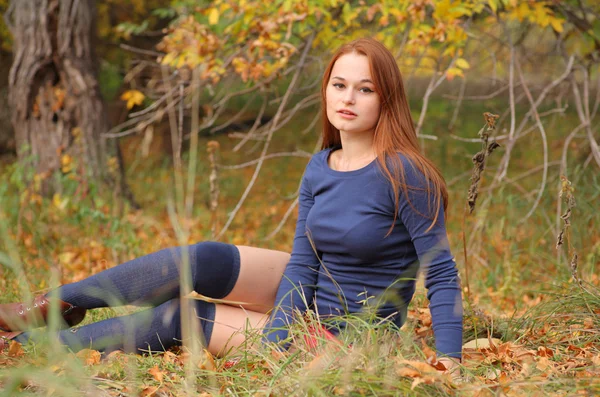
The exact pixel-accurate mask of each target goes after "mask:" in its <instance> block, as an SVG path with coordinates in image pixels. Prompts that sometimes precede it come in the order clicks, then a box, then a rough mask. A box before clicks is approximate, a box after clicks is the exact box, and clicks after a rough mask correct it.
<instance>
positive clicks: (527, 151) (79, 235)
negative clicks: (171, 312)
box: [0, 0, 600, 379]
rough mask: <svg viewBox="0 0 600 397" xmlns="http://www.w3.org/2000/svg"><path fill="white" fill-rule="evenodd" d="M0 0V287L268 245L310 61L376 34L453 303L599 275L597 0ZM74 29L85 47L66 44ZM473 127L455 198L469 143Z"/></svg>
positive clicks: (294, 177)
mask: <svg viewBox="0 0 600 397" xmlns="http://www.w3.org/2000/svg"><path fill="white" fill-rule="evenodd" d="M41 4H44V5H45V6H46V7H47V8H46V9H45V10H43V9H42V8H40V5H41ZM31 7H33V8H31ZM27 10H35V12H36V13H35V15H37V18H39V19H40V20H45V21H46V25H43V24H41V23H37V24H36V23H35V22H36V21H35V16H34V19H32V20H29V23H30V24H31V23H33V25H26V24H25V23H24V20H25V19H24V17H20V15H21V16H22V15H30V14H31V12H29V13H27ZM77 13H81V14H77ZM0 14H1V15H2V16H3V17H4V18H3V19H1V20H0V41H1V42H0V156H1V157H0V181H1V182H2V183H1V184H0V236H2V237H3V238H2V242H0V254H2V253H3V252H6V255H5V256H2V255H0V263H2V264H4V267H0V275H2V277H1V279H0V288H2V290H6V291H11V292H12V293H13V294H16V295H19V291H21V293H22V291H26V290H40V289H44V288H47V287H48V286H49V283H50V281H49V280H50V278H49V277H48V274H55V275H56V274H58V276H57V280H55V282H69V281H74V280H78V279H81V278H83V277H85V276H86V275H89V274H90V273H93V272H97V271H100V270H103V269H105V268H107V267H110V266H114V265H115V264H117V263H120V262H122V261H124V260H127V259H131V258H133V257H135V256H139V255H141V254H143V253H147V252H150V251H155V250H156V249H158V248H162V247H167V246H171V245H175V244H181V243H186V242H194V241H199V240H205V239H219V240H222V241H228V242H232V243H236V244H249V245H258V246H264V247H271V248H277V249H282V250H288V251H289V250H290V249H291V243H292V236H293V230H294V228H293V222H294V218H295V216H294V214H295V207H296V203H297V201H296V197H297V190H298V183H299V179H300V176H301V174H302V172H303V168H304V166H305V164H306V162H307V161H308V158H309V157H310V156H311V155H312V153H314V152H315V151H316V150H318V149H319V147H320V142H319V133H320V123H319V120H320V110H319V83H320V79H321V75H322V72H323V68H324V66H325V63H326V62H327V60H328V58H329V57H330V55H331V52H332V51H333V50H334V49H336V48H337V47H338V46H339V45H340V44H341V43H344V42H347V41H350V40H352V39H354V38H357V37H362V36H373V37H375V38H377V39H379V40H381V41H382V42H384V43H385V44H386V45H387V46H388V48H390V49H391V50H392V52H393V53H394V54H395V56H396V59H397V61H398V64H399V66H400V69H401V71H402V73H403V77H404V79H405V83H406V86H407V89H408V95H409V100H410V102H411V109H412V111H413V117H414V120H415V123H416V128H417V131H418V134H419V136H420V137H421V144H422V148H423V150H424V151H425V153H426V154H427V155H428V156H430V157H431V158H432V159H433V160H434V162H435V163H436V164H437V165H438V166H439V167H440V168H441V169H442V171H443V174H444V176H445V177H446V180H447V182H448V185H449V189H450V211H449V213H448V221H447V224H448V232H449V236H450V241H451V244H452V248H453V251H454V253H455V255H456V257H457V264H458V265H459V268H460V270H461V275H462V276H463V280H464V281H465V293H466V296H468V297H469V302H470V304H471V303H472V304H473V305H480V306H479V307H482V308H483V310H484V311H486V312H488V313H492V314H502V315H506V314H507V313H513V312H514V311H515V310H521V309H522V310H526V309H527V308H529V307H530V306H531V305H533V304H534V303H532V302H536V304H537V303H539V302H540V301H539V300H537V301H536V299H537V298H538V297H539V296H542V295H543V294H542V293H541V292H540V291H541V290H545V289H551V288H555V287H556V286H557V285H559V286H561V288H562V287H564V286H565V285H567V286H570V285H571V284H572V283H573V285H579V286H582V288H585V290H590V289H591V288H597V286H598V283H599V282H600V280H599V278H598V264H599V263H600V232H599V230H600V229H599V228H598V227H597V225H598V222H599V221H600V215H598V211H597V209H596V207H597V203H598V199H599V198H600V180H599V178H598V175H600V173H599V172H598V168H599V167H600V148H599V143H600V131H599V129H600V128H599V126H600V123H599V122H598V119H599V118H600V116H599V114H598V113H599V109H600V76H599V69H600V68H598V63H599V61H600V4H599V3H598V2H596V1H591V0H589V1H581V0H565V1H558V0H546V1H536V0H465V1H455V0H414V1H404V0H402V1H398V0H393V1H392V0H383V1H369V0H350V1H341V0H303V1H300V0H274V1H256V0H213V1H208V0H204V1H197V0H171V1H159V0H106V1H102V2H94V1H91V0H89V1H88V0H86V1H83V0H82V1H74V0H48V1H45V2H40V1H39V0H0ZM75 15H80V16H81V15H83V16H85V15H87V16H93V17H91V18H92V19H91V20H89V21H84V20H83V19H82V17H75ZM44 18H46V19H44ZM48 21H49V22H48ZM88 22H89V23H88ZM93 25H95V26H93ZM43 26H47V27H48V29H47V30H44V31H42V30H41V29H42V27H43ZM33 27H35V28H36V29H38V36H39V37H41V38H43V39H44V40H47V41H48V46H47V47H46V48H45V49H42V47H41V42H40V41H39V40H38V41H31V37H29V38H28V36H27V35H28V34H29V33H27V32H31V31H32V29H33ZM86 29H87V30H86ZM33 30H35V29H33ZM83 34H85V35H87V36H86V37H85V39H84V40H83V42H85V43H87V44H86V46H87V47H86V48H89V50H90V51H78V48H77V46H73V45H71V44H69V43H70V41H69V40H71V41H72V40H73V38H75V37H83V36H81V35H83ZM77 35H80V36H77ZM61 43H67V44H62V46H61ZM44 51H46V52H45V53H44ZM27 52H29V56H30V57H31V58H30V59H31V61H30V65H33V66H35V68H29V69H27V68H25V67H24V63H23V62H22V61H23V59H25V58H24V56H25V55H24V54H25V53H27ZM70 65H84V66H85V67H83V68H80V69H78V71H75V72H73V73H68V70H69V66H70ZM42 71H43V72H42ZM19 76H20V77H19ZM17 77H19V78H17ZM81 78H83V80H84V81H85V82H86V84H85V85H84V86H81V85H78V84H80V83H81V81H80V80H78V79H81ZM42 81H43V82H44V84H41V82H42ZM77 87H79V88H80V89H81V87H85V88H83V89H82V90H81V91H77ZM42 105H43V106H42ZM86 109H87V110H86ZM90 109H91V110H92V111H90ZM43 112H46V113H43ZM484 113H486V114H488V116H487V117H486V118H484V116H483V115H484ZM85 114H88V115H89V116H88V117H89V118H90V119H93V120H95V121H94V122H87V123H86V122H82V120H83V119H85V117H84V115H85ZM494 115H496V116H497V117H495V116H494ZM36 120H37V121H36ZM39 120H43V123H41V122H39ZM491 125H493V126H494V127H493V128H491ZM488 128H489V129H488ZM19 131H21V132H19ZM20 137H25V138H20ZM36 139H37V141H36ZM492 141H493V142H497V143H499V144H500V147H499V148H497V149H496V150H495V151H494V152H493V153H491V154H489V157H488V158H487V159H486V164H485V165H486V169H485V171H484V172H483V174H482V177H481V181H480V186H478V193H479V197H478V199H477V203H476V207H475V210H474V212H473V213H472V214H471V213H469V211H468V209H467V207H466V200H467V195H468V194H469V193H468V192H470V193H473V185H472V182H473V181H472V179H471V175H472V168H473V162H476V161H475V160H474V159H473V156H474V155H475V154H476V153H477V152H478V151H479V150H481V149H482V147H483V148H484V149H485V148H486V147H487V144H488V143H491V142H492ZM36 142H37V143H36ZM40 142H41V143H40ZM44 142H53V143H52V144H47V143H44ZM94 147H95V148H96V149H95V150H96V151H94V150H92V148H94ZM484 151H485V150H484ZM96 152H97V153H98V155H94V153H96ZM17 153H18V155H17ZM575 198H576V200H575ZM575 203H576V206H575ZM52 272H54V273H52ZM523 291H525V292H523ZM594 291H597V290H594ZM9 296H10V295H9ZM596 298H597V294H596ZM7 299H8V298H7ZM539 299H540V300H541V299H542V298H539ZM544 299H546V298H544ZM596 302H597V299H596ZM523 307H524V308H523ZM588 308H589V306H588ZM592 311H593V310H592ZM588 314H589V313H588ZM582 316H584V317H585V316H586V314H585V313H584V314H582ZM584 317H582V318H581V319H577V321H579V320H581V322H582V324H583V319H584ZM484 318H485V319H486V321H487V320H488V319H489V318H488V317H485V316H484ZM585 318H588V317H585ZM593 324H595V325H596V326H598V321H597V316H596V317H594V323H593ZM532 343H533V342H532ZM509 375H510V376H513V375H514V376H516V375H515V374H509ZM511 379H514V377H513V378H511Z"/></svg>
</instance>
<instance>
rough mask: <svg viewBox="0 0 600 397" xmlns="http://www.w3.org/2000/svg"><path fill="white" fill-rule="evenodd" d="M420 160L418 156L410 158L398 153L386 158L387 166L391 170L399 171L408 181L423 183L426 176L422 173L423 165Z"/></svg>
mask: <svg viewBox="0 0 600 397" xmlns="http://www.w3.org/2000/svg"><path fill="white" fill-rule="evenodd" d="M419 160H420V159H419V158H418V157H417V156H410V155H408V154H407V153H403V152H399V151H398V152H394V153H392V154H391V155H390V156H388V157H387V158H386V165H387V166H388V168H389V169H390V170H392V169H398V171H399V172H402V173H403V174H404V177H405V178H406V179H407V180H410V181H415V182H420V183H422V182H424V179H425V176H424V174H423V171H422V167H423V164H422V162H421V161H419ZM399 167H401V168H399Z"/></svg>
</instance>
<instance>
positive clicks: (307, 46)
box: [216, 32, 315, 240]
mask: <svg viewBox="0 0 600 397" xmlns="http://www.w3.org/2000/svg"><path fill="white" fill-rule="evenodd" d="M314 37H315V32H313V33H311V35H310V36H309V38H308V39H307V40H306V42H305V46H304V50H303V51H302V55H301V57H300V60H299V61H298V67H297V69H296V73H294V77H292V81H291V82H290V85H289V86H288V89H287V91H286V92H285V95H284V97H283V100H282V101H281V104H280V105H279V109H277V113H276V114H275V117H274V118H273V123H272V124H271V128H270V129H269V133H268V135H267V140H266V141H265V144H264V146H263V149H262V153H261V155H260V161H259V162H258V164H257V166H256V169H255V170H254V174H253V175H252V178H251V179H250V182H249V183H248V186H246V190H245V191H244V193H243V194H242V197H241V198H240V200H239V201H238V203H237V205H236V206H235V208H234V209H233V211H231V213H230V215H229V218H228V219H227V223H225V225H224V226H223V229H221V231H220V232H219V234H218V235H217V236H216V239H217V240H218V239H219V238H221V236H223V234H224V233H225V232H226V231H227V229H228V228H229V226H230V225H231V222H233V219H234V218H235V216H236V215H237V213H238V212H239V210H240V208H241V207H242V205H243V204H244V201H246V198H247V197H248V194H249V193H250V190H251V189H252V187H253V186H254V183H255V182H256V179H257V178H258V174H259V173H260V170H261V169H262V165H263V162H264V157H265V156H266V154H267V150H268V149H269V144H270V143H271V138H272V137H273V133H274V131H275V129H276V128H277V127H278V125H277V123H278V122H279V119H280V118H281V114H282V113H283V109H284V107H285V105H287V101H288V99H289V97H290V95H291V92H292V91H293V88H294V86H295V85H296V82H297V81H298V77H299V76H300V72H301V71H302V68H303V66H304V62H305V60H306V56H307V54H308V52H309V51H310V48H311V47H312V41H313V39H314Z"/></svg>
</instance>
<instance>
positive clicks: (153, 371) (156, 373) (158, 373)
mask: <svg viewBox="0 0 600 397" xmlns="http://www.w3.org/2000/svg"><path fill="white" fill-rule="evenodd" d="M148 373H149V374H150V375H152V377H153V378H154V379H156V380H157V381H158V382H162V381H163V378H164V376H165V372H163V371H162V370H160V368H158V366H157V365H155V366H154V367H152V368H150V369H149V370H148Z"/></svg>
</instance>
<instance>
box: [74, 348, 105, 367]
mask: <svg viewBox="0 0 600 397" xmlns="http://www.w3.org/2000/svg"><path fill="white" fill-rule="evenodd" d="M75 356H76V357H77V358H79V359H80V360H83V363H84V364H85V365H87V366H91V365H96V364H98V363H100V357H101V354H100V352H99V351H97V350H92V349H83V350H80V351H79V352H77V354H76V355H75Z"/></svg>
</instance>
